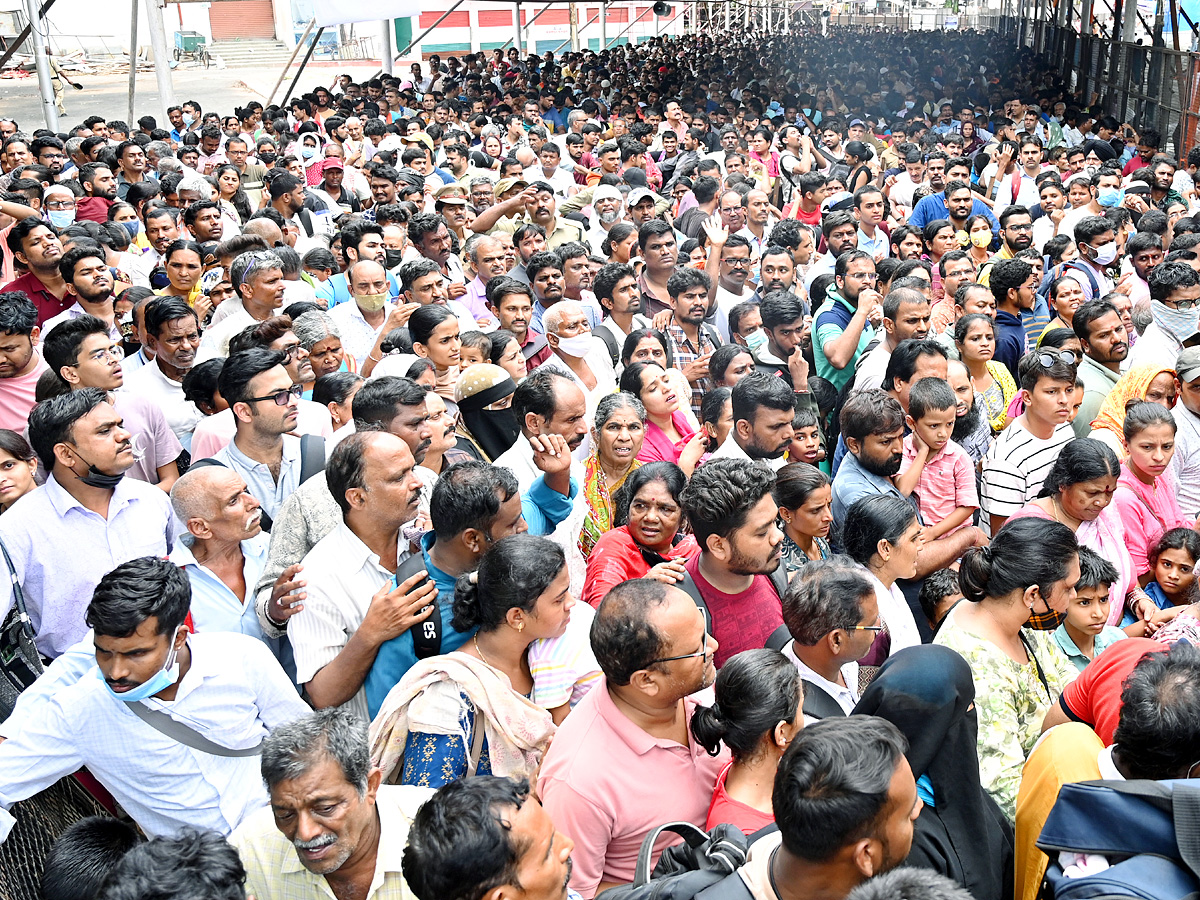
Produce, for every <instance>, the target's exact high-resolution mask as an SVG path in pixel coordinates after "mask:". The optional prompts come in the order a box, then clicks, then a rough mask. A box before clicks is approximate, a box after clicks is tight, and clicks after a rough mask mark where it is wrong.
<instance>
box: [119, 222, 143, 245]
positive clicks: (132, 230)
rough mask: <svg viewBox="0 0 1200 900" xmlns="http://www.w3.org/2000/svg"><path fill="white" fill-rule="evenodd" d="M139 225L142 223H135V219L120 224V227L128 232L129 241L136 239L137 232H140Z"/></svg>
mask: <svg viewBox="0 0 1200 900" xmlns="http://www.w3.org/2000/svg"><path fill="white" fill-rule="evenodd" d="M141 224H142V223H141V222H139V221H137V220H136V219H134V220H133V221H131V222H122V223H121V225H122V226H124V228H125V230H126V231H128V232H129V239H130V240H131V241H132V240H135V239H136V238H137V236H138V232H139V231H140V230H141Z"/></svg>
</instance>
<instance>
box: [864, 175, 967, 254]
mask: <svg viewBox="0 0 1200 900" xmlns="http://www.w3.org/2000/svg"><path fill="white" fill-rule="evenodd" d="M947 194H949V189H947ZM953 202H954V201H953V200H950V199H949V198H947V205H949V204H951V203H953ZM884 209H885V204H884V199H883V192H882V191H881V190H879V188H877V187H875V186H874V185H869V186H867V187H864V188H859V189H858V191H857V192H856V193H855V194H854V215H855V216H856V217H857V218H858V244H857V246H858V249H859V250H862V251H864V252H866V253H869V254H871V258H872V259H873V260H875V262H876V263H878V262H879V261H880V260H882V259H885V258H887V257H888V256H890V255H891V243H890V241H889V240H888V235H887V233H886V232H885V231H884V230H883V229H882V228H880V227H879V226H880V224H881V223H882V222H883V219H884Z"/></svg>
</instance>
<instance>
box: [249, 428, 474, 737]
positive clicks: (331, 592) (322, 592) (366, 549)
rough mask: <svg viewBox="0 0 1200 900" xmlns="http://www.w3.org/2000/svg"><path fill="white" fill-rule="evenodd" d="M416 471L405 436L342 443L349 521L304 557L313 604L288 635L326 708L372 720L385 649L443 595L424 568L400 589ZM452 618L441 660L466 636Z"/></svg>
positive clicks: (302, 675) (336, 483)
mask: <svg viewBox="0 0 1200 900" xmlns="http://www.w3.org/2000/svg"><path fill="white" fill-rule="evenodd" d="M415 465H416V462H415V461H414V459H413V454H412V452H411V451H410V450H409V447H408V444H406V443H405V442H404V441H403V440H402V439H401V438H399V437H397V436H396V435H394V434H390V433H388V432H381V431H375V432H372V431H366V432H358V433H355V434H352V435H350V436H348V437H346V438H345V439H344V440H342V441H341V442H340V443H339V444H338V445H337V446H336V447H335V448H334V450H333V453H332V454H331V455H330V457H329V463H328V464H327V465H326V467H325V478H326V482H327V484H328V489H329V493H330V494H331V495H332V496H333V499H334V502H336V503H337V505H338V507H339V509H340V510H341V514H342V521H341V522H340V523H338V524H337V526H336V527H335V528H334V529H333V531H331V532H330V533H328V534H327V535H325V536H324V537H322V538H321V539H320V540H319V541H318V542H317V544H316V545H315V546H314V547H313V548H312V549H311V550H309V551H308V553H307V554H306V555H305V556H304V559H303V561H302V563H301V567H302V571H303V573H304V579H305V581H306V582H307V587H306V590H307V594H308V597H307V599H306V600H305V601H304V609H303V610H302V611H301V612H300V613H299V614H297V615H295V616H294V617H293V618H291V619H290V620H288V628H287V630H288V639H289V640H290V641H291V644H292V649H293V652H294V653H295V657H296V681H297V683H298V684H300V685H301V686H302V687H303V688H304V690H305V692H306V694H307V696H308V698H309V700H310V701H311V702H312V704H313V705H314V706H315V707H317V708H318V709H322V708H325V707H332V706H345V707H346V708H347V709H348V710H349V711H350V712H353V713H354V714H355V715H358V716H360V717H361V718H363V719H364V720H365V719H368V718H369V716H368V714H367V700H366V693H365V691H364V690H363V682H364V681H365V680H366V677H367V673H368V672H369V671H370V668H371V666H372V665H373V664H374V662H375V656H376V654H377V653H378V651H379V648H380V646H381V645H382V644H383V643H384V642H385V641H389V640H391V639H393V638H396V637H399V636H400V635H401V634H404V633H405V632H407V631H408V630H409V629H410V628H411V627H412V626H414V625H416V624H417V623H419V622H422V621H425V620H426V619H428V618H429V617H430V615H431V613H433V612H436V611H437V610H436V606H431V605H430V604H431V601H432V600H433V599H434V598H435V596H436V592H437V588H436V585H434V583H433V582H432V581H431V580H430V579H429V577H428V574H427V573H426V572H425V571H424V570H423V569H422V570H421V571H420V572H419V573H417V574H415V575H413V576H410V577H409V578H406V579H404V580H402V581H400V583H399V584H397V583H396V581H395V573H396V569H397V568H398V566H399V565H400V563H401V561H402V559H401V557H400V556H399V554H400V553H401V552H402V551H403V552H405V554H406V555H405V557H404V558H407V543H408V542H407V539H402V538H401V535H400V527H401V526H402V525H404V524H406V523H408V522H411V521H412V520H413V518H414V517H415V516H416V513H417V500H418V496H419V491H420V489H421V482H420V480H419V479H418V478H417V477H416V475H415V473H414V472H413V469H414V467H415ZM267 574H268V575H269V574H270V573H269V571H268V573H267ZM447 613H448V611H447V610H442V611H441V613H440V614H439V615H440V617H441V618H442V620H443V622H442V624H443V625H444V630H443V629H438V630H439V631H442V632H443V636H442V640H441V652H449V651H450V650H453V649H456V648H457V647H458V645H459V644H461V643H462V641H463V640H464V639H465V637H466V636H465V635H460V634H459V633H458V632H455V631H453V629H452V628H450V626H449V620H448V618H446V617H447ZM435 652H437V651H435Z"/></svg>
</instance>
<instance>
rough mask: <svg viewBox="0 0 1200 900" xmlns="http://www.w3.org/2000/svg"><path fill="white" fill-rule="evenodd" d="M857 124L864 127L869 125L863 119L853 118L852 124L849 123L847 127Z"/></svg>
mask: <svg viewBox="0 0 1200 900" xmlns="http://www.w3.org/2000/svg"><path fill="white" fill-rule="evenodd" d="M855 125H861V126H862V127H863V128H866V127H867V123H866V122H864V121H863V120H862V119H851V120H850V124H849V125H847V126H846V127H847V128H853V127H854V126H855Z"/></svg>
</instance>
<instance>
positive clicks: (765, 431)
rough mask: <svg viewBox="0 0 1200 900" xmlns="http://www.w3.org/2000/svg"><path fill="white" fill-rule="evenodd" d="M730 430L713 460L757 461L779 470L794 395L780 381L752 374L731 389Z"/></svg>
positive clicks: (788, 436)
mask: <svg viewBox="0 0 1200 900" xmlns="http://www.w3.org/2000/svg"><path fill="white" fill-rule="evenodd" d="M733 393H734V396H733V398H732V401H731V402H732V404H733V428H732V429H731V430H730V432H729V436H728V437H727V438H725V440H724V441H723V442H722V443H721V445H720V446H719V447H717V449H716V450H715V451H714V452H713V455H712V458H713V459H735V460H743V461H745V460H757V461H762V462H765V463H766V464H767V466H768V467H769V468H770V469H773V470H778V469H780V468H782V467H783V466H784V465H785V464H786V462H787V461H786V460H785V459H784V452H785V451H786V450H787V447H788V444H790V443H791V442H792V420H793V419H794V418H795V415H796V401H795V395H794V394H793V392H792V390H791V389H790V388H789V387H788V384H787V383H786V382H785V381H784V380H783V379H781V378H775V377H772V376H771V375H767V374H765V373H762V372H753V373H751V374H750V375H747V376H746V377H745V378H743V379H742V380H741V381H739V382H738V383H737V384H736V385H734V388H733Z"/></svg>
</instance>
